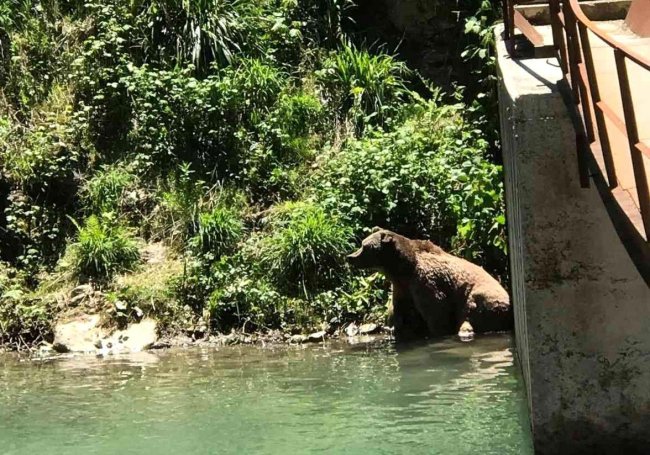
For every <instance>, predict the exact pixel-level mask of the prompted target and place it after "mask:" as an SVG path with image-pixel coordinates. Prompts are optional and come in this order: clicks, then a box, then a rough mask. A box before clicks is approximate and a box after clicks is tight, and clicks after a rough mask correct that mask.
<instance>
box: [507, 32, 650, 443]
mask: <svg viewBox="0 0 650 455" xmlns="http://www.w3.org/2000/svg"><path fill="white" fill-rule="evenodd" d="M497 36H501V30H500V29H498V30H497ZM497 56H498V68H499V104H500V115H501V131H502V143H503V161H504V174H505V180H506V181H505V187H506V207H507V218H508V232H509V247H510V263H511V273H512V279H511V282H512V294H513V296H512V297H513V303H514V309H515V325H516V340H517V351H518V355H519V359H520V363H521V365H522V370H523V373H524V379H525V382H526V387H527V391H528V398H529V407H530V413H531V423H532V426H533V437H534V441H535V449H536V453H540V454H573V453H577V454H580V453H589V454H592V453H647V450H648V447H650V431H649V429H650V288H648V286H646V284H645V282H644V281H643V279H642V277H641V276H640V274H639V272H638V270H637V268H636V267H635V265H634V263H633V262H632V260H631V259H630V257H629V255H628V254H627V252H626V250H625V248H624V247H623V244H622V243H621V241H620V239H619V237H618V235H617V232H616V230H615V229H614V226H613V224H612V221H611V219H610V217H609V215H608V213H607V210H606V207H605V205H604V203H603V201H602V199H601V197H600V195H599V193H598V190H597V188H596V185H591V187H590V188H581V186H580V179H579V173H578V165H577V159H576V155H577V150H576V140H575V139H576V137H575V131H574V129H573V123H572V121H571V118H570V116H569V111H568V109H567V107H566V106H565V104H564V100H563V97H562V94H561V93H560V90H559V88H558V81H560V80H561V79H562V72H561V70H560V69H559V64H558V62H557V60H556V59H554V58H545V59H527V60H513V59H511V58H510V57H509V56H508V54H507V52H506V49H505V46H504V43H503V42H502V41H498V43H497Z"/></svg>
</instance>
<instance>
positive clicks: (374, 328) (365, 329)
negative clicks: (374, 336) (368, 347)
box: [359, 323, 379, 335]
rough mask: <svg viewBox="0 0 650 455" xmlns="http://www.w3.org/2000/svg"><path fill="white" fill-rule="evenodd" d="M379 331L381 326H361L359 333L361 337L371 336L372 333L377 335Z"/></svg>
mask: <svg viewBox="0 0 650 455" xmlns="http://www.w3.org/2000/svg"><path fill="white" fill-rule="evenodd" d="M378 331H379V326H378V325H377V324H372V323H370V324H361V326H360V327H359V333H360V334H361V335H370V334H371V333H375V332H378Z"/></svg>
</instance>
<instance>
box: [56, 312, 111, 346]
mask: <svg viewBox="0 0 650 455" xmlns="http://www.w3.org/2000/svg"><path fill="white" fill-rule="evenodd" d="M99 321H100V317H99V315H98V314H90V315H81V316H76V317H75V318H74V319H71V320H68V321H65V322H58V323H57V324H56V325H55V327H54V343H53V344H52V348H53V349H54V350H55V351H56V352H94V351H95V350H96V347H95V346H96V344H97V343H98V342H99V341H100V340H101V339H102V338H104V337H105V336H106V335H107V333H106V330H105V329H103V328H101V327H99Z"/></svg>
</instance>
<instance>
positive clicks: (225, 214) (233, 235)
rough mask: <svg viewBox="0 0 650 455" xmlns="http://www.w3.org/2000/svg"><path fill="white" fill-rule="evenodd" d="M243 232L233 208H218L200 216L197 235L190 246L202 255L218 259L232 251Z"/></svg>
mask: <svg viewBox="0 0 650 455" xmlns="http://www.w3.org/2000/svg"><path fill="white" fill-rule="evenodd" d="M243 232H244V225H243V222H242V219H241V217H240V216H239V213H237V211H236V210H234V209H232V208H228V207H223V206H217V207H215V208H214V209H212V210H210V211H208V212H203V213H200V214H199V217H198V229H197V233H196V235H195V236H194V237H193V238H192V239H190V246H191V247H192V248H194V250H195V251H196V252H198V253H200V254H203V255H210V256H211V257H214V258H218V257H220V256H222V255H224V254H226V253H230V252H231V251H232V249H233V248H234V247H235V246H236V245H237V242H238V241H239V240H240V239H241V237H242V234H243Z"/></svg>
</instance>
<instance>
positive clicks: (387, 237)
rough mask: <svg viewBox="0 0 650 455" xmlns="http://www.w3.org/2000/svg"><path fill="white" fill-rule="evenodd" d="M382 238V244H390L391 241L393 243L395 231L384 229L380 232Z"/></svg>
mask: <svg viewBox="0 0 650 455" xmlns="http://www.w3.org/2000/svg"><path fill="white" fill-rule="evenodd" d="M380 239H381V243H382V244H389V243H393V242H394V241H395V238H394V237H393V233H392V232H386V231H383V232H382V233H381V234H380Z"/></svg>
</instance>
